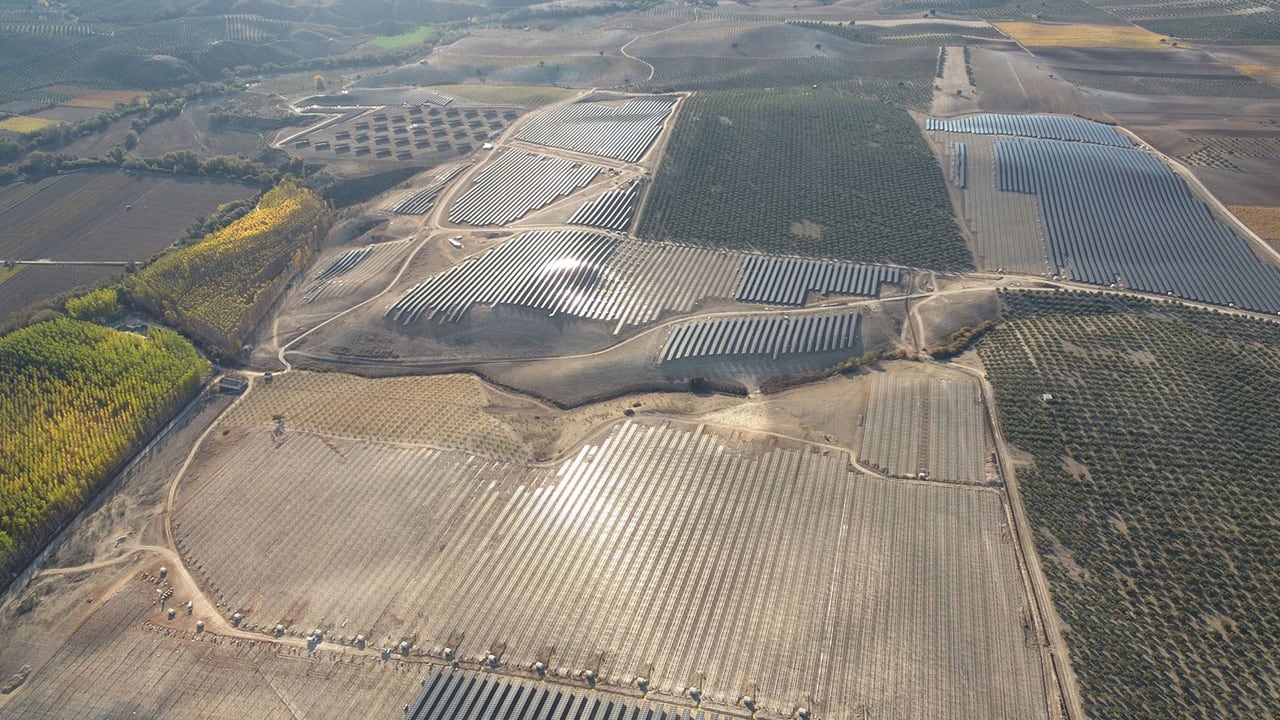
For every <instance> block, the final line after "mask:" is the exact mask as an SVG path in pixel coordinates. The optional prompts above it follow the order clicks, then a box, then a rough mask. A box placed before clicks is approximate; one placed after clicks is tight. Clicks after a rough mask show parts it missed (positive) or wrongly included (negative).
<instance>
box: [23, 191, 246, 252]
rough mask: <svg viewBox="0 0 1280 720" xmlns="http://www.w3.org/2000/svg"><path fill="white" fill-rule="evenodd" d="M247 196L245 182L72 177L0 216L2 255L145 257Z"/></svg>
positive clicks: (30, 197)
mask: <svg viewBox="0 0 1280 720" xmlns="http://www.w3.org/2000/svg"><path fill="white" fill-rule="evenodd" d="M253 194H254V189H253V188H252V187H250V186H247V185H242V184H240V183H229V182H220V181H213V180H206V179H200V178H188V177H172V176H165V175H160V174H154V173H140V174H133V173H128V172H122V171H99V170H84V171H80V172H76V173H71V174H69V175H64V176H61V177H59V178H58V179H57V181H56V182H53V183H51V184H48V185H46V186H44V187H43V188H42V189H41V190H40V191H39V192H36V193H34V194H32V195H30V196H28V197H26V198H25V199H23V200H22V201H21V202H19V203H17V204H16V205H12V206H10V207H7V208H5V209H4V210H3V212H0V257H4V258H10V259H19V260H38V259H46V258H47V259H54V260H113V261H121V260H145V259H146V258H148V257H150V256H151V255H153V254H155V253H156V252H159V251H160V250H163V249H164V248H166V247H168V246H169V244H170V243H172V242H173V241H174V240H177V239H178V237H179V236H180V235H181V234H182V231H183V230H184V229H185V228H186V227H187V226H188V225H189V224H190V223H191V221H192V220H193V219H194V218H195V217H196V216H200V215H207V214H209V213H211V212H212V211H214V210H215V209H217V207H218V205H221V204H222V203H226V202H230V201H231V200H238V199H241V198H245V197H249V196H251V195H253Z"/></svg>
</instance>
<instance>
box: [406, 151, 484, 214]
mask: <svg viewBox="0 0 1280 720" xmlns="http://www.w3.org/2000/svg"><path fill="white" fill-rule="evenodd" d="M469 167H471V163H464V164H462V165H458V166H456V167H453V168H450V169H449V170H448V171H447V172H445V173H443V174H441V175H438V176H436V177H435V178H433V179H432V180H431V183H430V184H429V185H427V186H426V187H425V188H423V189H421V190H419V191H418V192H416V193H414V194H412V195H410V196H409V197H407V198H405V199H403V200H400V201H399V202H396V203H395V204H393V205H392V206H391V207H389V208H387V209H389V210H390V211H391V212H393V213H396V214H397V215H426V214H427V213H428V212H429V211H430V210H431V207H432V206H433V205H435V200H436V195H439V194H440V191H441V190H442V189H443V188H444V186H445V185H448V184H449V181H450V180H452V179H454V178H455V177H457V176H458V173H460V172H462V171H463V170H466V169H467V168H469Z"/></svg>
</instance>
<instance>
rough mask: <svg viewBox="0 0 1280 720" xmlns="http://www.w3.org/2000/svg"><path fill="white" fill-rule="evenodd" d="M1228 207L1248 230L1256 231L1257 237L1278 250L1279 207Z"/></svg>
mask: <svg viewBox="0 0 1280 720" xmlns="http://www.w3.org/2000/svg"><path fill="white" fill-rule="evenodd" d="M1229 209H1230V210H1231V212H1232V214H1234V215H1235V216H1236V217H1238V218H1240V221H1241V222H1243V223H1244V224H1245V225H1248V226H1249V229H1250V230H1252V231H1254V232H1256V233H1257V234H1258V237H1260V238H1262V239H1263V240H1266V241H1267V243H1268V244H1270V245H1271V247H1273V248H1275V249H1276V250H1280V207H1257V206H1252V205H1231V206H1229Z"/></svg>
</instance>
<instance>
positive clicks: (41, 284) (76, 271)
mask: <svg viewBox="0 0 1280 720" xmlns="http://www.w3.org/2000/svg"><path fill="white" fill-rule="evenodd" d="M123 275H124V268H122V267H111V266H106V265H17V266H15V267H13V268H8V269H5V268H0V331H7V330H10V329H12V328H13V327H14V326H17V325H22V324H25V321H26V320H27V319H28V315H30V312H26V313H24V312H20V311H22V310H28V311H30V309H32V308H38V307H40V306H41V305H43V304H44V302H45V301H48V300H50V299H51V298H55V297H56V296H58V295H61V294H62V293H66V292H69V291H71V290H75V289H77V288H94V287H99V286H101V285H104V284H107V283H110V282H111V281H112V280H114V279H118V278H120V277H122V276H123Z"/></svg>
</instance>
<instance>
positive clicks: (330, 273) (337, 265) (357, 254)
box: [316, 246, 373, 282]
mask: <svg viewBox="0 0 1280 720" xmlns="http://www.w3.org/2000/svg"><path fill="white" fill-rule="evenodd" d="M370 252H373V247H372V246H370V247H362V248H357V249H355V250H348V251H347V252H344V253H342V254H341V255H339V256H338V258H337V259H336V260H334V261H333V262H332V263H330V264H329V267H327V268H325V269H324V270H321V271H320V274H319V275H316V282H323V281H325V280H328V279H330V278H335V277H337V276H339V275H342V274H343V273H346V272H349V271H350V270H351V268H353V267H355V266H356V264H357V263H359V262H360V261H361V260H364V259H365V258H366V257H368V256H369V253H370Z"/></svg>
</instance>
